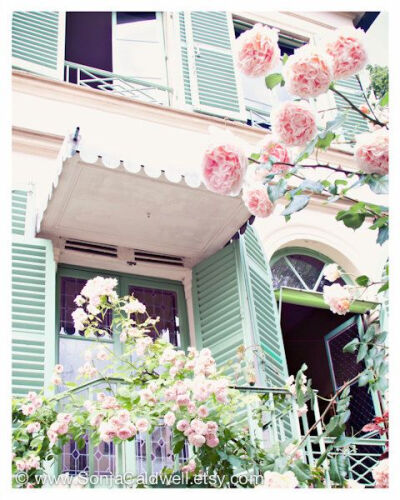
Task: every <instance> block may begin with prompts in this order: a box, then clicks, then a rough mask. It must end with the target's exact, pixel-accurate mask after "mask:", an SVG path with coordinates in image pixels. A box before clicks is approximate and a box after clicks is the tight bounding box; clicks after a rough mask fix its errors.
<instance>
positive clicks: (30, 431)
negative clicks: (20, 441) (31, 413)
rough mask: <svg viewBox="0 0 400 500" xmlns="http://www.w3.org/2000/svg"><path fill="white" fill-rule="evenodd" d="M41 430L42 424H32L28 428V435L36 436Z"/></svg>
mask: <svg viewBox="0 0 400 500" xmlns="http://www.w3.org/2000/svg"><path fill="white" fill-rule="evenodd" d="M39 430H40V422H31V423H30V424H28V425H27V427H26V432H28V434H34V433H35V432H39Z"/></svg>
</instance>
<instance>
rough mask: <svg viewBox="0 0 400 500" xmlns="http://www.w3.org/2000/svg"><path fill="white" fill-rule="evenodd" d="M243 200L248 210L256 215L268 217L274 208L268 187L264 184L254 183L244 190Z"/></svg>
mask: <svg viewBox="0 0 400 500" xmlns="http://www.w3.org/2000/svg"><path fill="white" fill-rule="evenodd" d="M243 201H244V204H245V205H246V207H247V209H248V211H249V212H250V213H251V214H252V215H255V216H256V217H268V216H269V215H271V214H272V212H273V210H274V205H273V203H272V202H271V200H270V199H269V196H268V191H267V187H266V186H263V185H262V184H259V185H254V186H252V187H250V188H245V189H244V190H243Z"/></svg>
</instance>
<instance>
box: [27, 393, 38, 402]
mask: <svg viewBox="0 0 400 500" xmlns="http://www.w3.org/2000/svg"><path fill="white" fill-rule="evenodd" d="M27 397H28V399H29V401H35V399H36V398H37V394H36V392H34V391H29V392H28V396H27Z"/></svg>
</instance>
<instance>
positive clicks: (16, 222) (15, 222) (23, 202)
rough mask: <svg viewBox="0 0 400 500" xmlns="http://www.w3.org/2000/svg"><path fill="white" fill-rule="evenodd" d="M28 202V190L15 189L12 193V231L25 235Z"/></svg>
mask: <svg viewBox="0 0 400 500" xmlns="http://www.w3.org/2000/svg"><path fill="white" fill-rule="evenodd" d="M27 203H28V193H27V191H23V190H18V189H13V191H12V193H11V233H12V234H18V235H20V236H24V234H25V220H26V209H27Z"/></svg>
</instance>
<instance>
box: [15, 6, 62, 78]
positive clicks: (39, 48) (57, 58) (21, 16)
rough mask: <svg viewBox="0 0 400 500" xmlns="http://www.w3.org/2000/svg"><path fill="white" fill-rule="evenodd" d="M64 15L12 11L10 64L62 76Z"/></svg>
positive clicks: (58, 76) (60, 13)
mask: <svg viewBox="0 0 400 500" xmlns="http://www.w3.org/2000/svg"><path fill="white" fill-rule="evenodd" d="M64 34H65V14H64V13H62V12H49V11H15V12H14V13H13V16H12V29H11V36H12V65H13V66H14V67H16V68H19V69H25V70H27V71H32V72H34V73H39V74H41V75H46V76H50V77H53V78H58V79H62V78H63V71H64V52H65V47H64Z"/></svg>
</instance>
